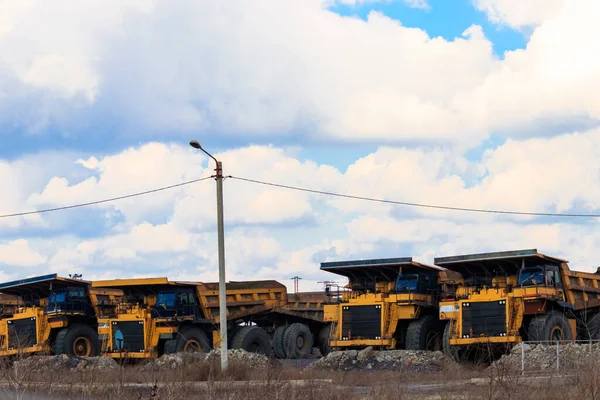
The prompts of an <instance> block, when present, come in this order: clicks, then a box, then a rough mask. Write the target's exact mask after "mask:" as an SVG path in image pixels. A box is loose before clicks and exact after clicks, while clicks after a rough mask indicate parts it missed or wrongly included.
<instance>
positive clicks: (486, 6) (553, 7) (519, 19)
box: [473, 0, 578, 29]
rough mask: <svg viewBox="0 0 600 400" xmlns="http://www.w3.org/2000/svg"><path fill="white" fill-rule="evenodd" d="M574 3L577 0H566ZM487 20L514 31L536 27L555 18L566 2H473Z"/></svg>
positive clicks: (558, 0)
mask: <svg viewBox="0 0 600 400" xmlns="http://www.w3.org/2000/svg"><path fill="white" fill-rule="evenodd" d="M568 1H569V2H574V3H576V2H577V1H578V0H568ZM473 3H474V4H475V7H477V9H479V10H480V11H484V12H485V13H486V14H487V16H488V18H489V20H490V21H492V22H494V23H498V24H507V25H508V26H510V27H512V28H516V29H520V28H523V27H529V26H536V25H540V24H542V23H544V22H545V21H547V20H548V19H550V18H554V17H556V16H557V15H558V14H559V13H560V10H561V7H562V6H563V5H564V4H565V3H566V0H527V1H522V0H473Z"/></svg>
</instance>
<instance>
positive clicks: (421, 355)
mask: <svg viewBox="0 0 600 400" xmlns="http://www.w3.org/2000/svg"><path fill="white" fill-rule="evenodd" d="M452 363H453V361H451V360H450V359H449V358H448V357H446V356H445V355H444V354H443V353H442V352H440V351H423V350H383V351H374V350H373V347H367V348H365V349H363V350H360V351H358V350H346V351H334V352H331V353H329V354H328V355H327V356H326V357H323V358H322V359H320V360H319V361H317V362H315V363H313V364H311V365H310V368H319V369H333V370H342V371H351V370H386V371H406V372H408V371H410V372H437V371H443V370H444V369H446V368H447V367H448V366H449V365H450V364H452Z"/></svg>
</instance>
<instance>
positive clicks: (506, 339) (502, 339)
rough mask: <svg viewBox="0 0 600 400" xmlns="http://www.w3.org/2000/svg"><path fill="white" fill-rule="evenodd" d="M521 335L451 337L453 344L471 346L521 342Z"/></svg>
mask: <svg viewBox="0 0 600 400" xmlns="http://www.w3.org/2000/svg"><path fill="white" fill-rule="evenodd" d="M520 342H521V336H491V337H477V338H464V339H463V338H460V339H450V345H451V346H469V345H474V344H487V343H520Z"/></svg>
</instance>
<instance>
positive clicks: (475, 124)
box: [0, 0, 600, 290]
mask: <svg viewBox="0 0 600 400" xmlns="http://www.w3.org/2000/svg"><path fill="white" fill-rule="evenodd" d="M599 17H600V2H598V1H597V0H568V1H566V0H528V1H522V0H387V1H384V0H381V1H378V0H285V1H282V0H256V1H252V2H250V1H244V0H239V1H234V0H219V1H208V0H207V1H179V2H169V1H144V0H121V1H118V2H117V1H114V2H105V1H85V2H80V1H53V2H47V1H44V0H37V1H36V0H19V1H11V0H1V1H0V183H1V184H2V188H1V189H0V215H4V214H11V213H19V212H26V211H32V210H40V209H45V208H53V207H60V206H66V205H71V204H77V203H85V202H89V201H94V200H101V199H105V198H109V197H115V196H122V195H126V194H130V193H135V192H139V191H145V190H149V189H154V188H158V187H162V186H166V185H172V184H176V183H180V182H186V181H189V180H193V179H197V178H201V177H205V176H210V175H211V173H212V172H213V171H212V169H213V168H214V165H213V164H212V162H209V161H210V160H209V159H207V157H205V156H204V155H203V154H202V153H200V152H198V151H195V150H194V149H192V148H191V147H190V146H189V145H188V142H189V140H191V139H196V140H199V141H200V142H201V143H203V145H204V147H205V148H207V149H208V150H209V151H211V152H212V153H213V154H214V155H215V156H216V157H217V158H218V159H220V160H221V161H222V162H223V167H224V172H225V174H226V175H232V176H233V177H241V178H248V179H256V180H262V181H266V182H272V183H278V184H284V185H292V186H299V187H303V188H310V189H315V190H324V191H329V192H336V193H342V194H350V195H356V196H366V197H373V198H379V199H387V200H395V201H404V202H413V203H425V204H437V205H443V206H454V207H474V208H482V209H497V210H510V211H524V212H540V213H578V214H600V185H599V184H600V169H599V166H598V160H599V156H600V123H599V122H600V95H599V93H600V44H599V42H598V40H597V37H598V36H599V35H600V24H598V23H597V21H598V18H599ZM224 197H225V223H226V239H225V240H226V265H227V277H228V279H230V280H242V279H278V280H280V281H281V282H283V283H285V284H287V285H288V287H290V288H291V287H292V285H293V282H292V280H291V279H290V278H291V277H293V276H296V275H298V276H300V277H302V278H303V280H302V281H300V289H301V290H312V289H318V288H320V287H322V285H321V284H320V283H318V282H319V281H322V280H325V279H329V280H332V279H333V280H335V279H336V277H335V276H333V275H332V276H329V275H328V274H325V273H321V272H320V271H319V263H320V262H323V261H333V260H343V259H356V258H371V257H405V256H412V257H414V258H415V259H417V260H419V261H421V262H426V263H432V262H433V258H434V257H436V256H445V255H454V254H462V253H471V252H480V251H499V250H511V249H524V248H537V249H538V250H539V251H541V252H544V253H547V254H550V255H554V256H558V257H563V258H566V259H568V260H570V261H571V267H572V268H574V269H579V270H584V271H585V270H587V271H595V270H596V267H597V266H598V265H600V253H599V252H598V250H597V249H598V248H600V231H599V230H598V229H597V225H596V224H597V223H598V222H599V220H600V218H574V217H570V218H565V217H532V216H514V215H494V214H482V213H469V212H459V211H448V210H435V209H430V208H419V207H409V206H401V205H391V204H381V203H372V202H366V201H360V200H348V199H343V198H339V197H331V196H325V195H317V194H310V193H306V192H298V191H292V190H287V189H281V188H276V187H269V186H263V185H258V184H255V183H249V182H246V181H241V180H236V179H234V178H228V179H226V180H225V182H224ZM216 239H217V237H216V201H215V183H214V180H205V181H202V182H198V183H195V184H191V185H186V186H183V187H179V188H176V189H172V190H168V191H163V192H159V193H153V194H148V195H145V196H140V197H135V198H130V199H125V200H119V201H115V202H110V203H103V204H100V205H96V206H90V207H83V208H77V209H71V210H64V211H57V212H52V213H43V214H34V215H28V216H23V217H11V218H0V279H2V280H6V279H13V278H19V277H23V276H31V275H36V274H41V273H47V272H57V273H59V274H62V275H66V274H69V273H74V272H76V273H82V274H83V276H84V278H86V279H97V278H112V277H114V278H116V277H133V276H168V277H169V278H172V279H190V280H204V281H216V280H217V279H218V273H217V240H216ZM338 282H343V280H340V279H338Z"/></svg>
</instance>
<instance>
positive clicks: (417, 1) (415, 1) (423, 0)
mask: <svg viewBox="0 0 600 400" xmlns="http://www.w3.org/2000/svg"><path fill="white" fill-rule="evenodd" d="M392 1H393V0H338V3H340V4H346V5H350V6H356V5H362V4H369V3H391V2H392ZM402 2H403V3H404V4H406V5H407V6H409V7H411V8H420V9H423V10H429V9H430V6H429V3H428V1H427V0H402Z"/></svg>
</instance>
